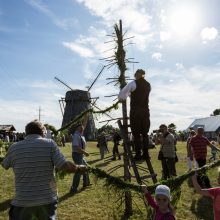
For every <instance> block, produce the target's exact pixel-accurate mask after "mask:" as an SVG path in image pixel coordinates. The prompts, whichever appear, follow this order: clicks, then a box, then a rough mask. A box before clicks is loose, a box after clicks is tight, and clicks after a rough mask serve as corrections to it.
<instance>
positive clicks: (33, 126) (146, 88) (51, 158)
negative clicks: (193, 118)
mask: <svg viewBox="0 0 220 220" xmlns="http://www.w3.org/2000/svg"><path fill="white" fill-rule="evenodd" d="M144 75H145V71H144V70H141V69H138V70H137V71H136V73H135V80H134V81H132V82H131V83H129V84H128V85H127V86H125V87H124V88H123V89H122V90H121V92H120V94H119V100H121V101H122V102H123V100H125V99H126V98H127V97H128V96H129V95H130V97H131V102H130V109H131V110H130V126H131V135H130V140H129V141H130V147H132V146H133V148H132V150H133V152H134V159H135V161H141V160H146V159H147V160H153V159H155V158H153V159H152V158H151V156H150V154H149V149H150V148H151V147H152V146H153V147H154V146H155V145H159V146H160V150H159V154H158V158H157V159H159V160H160V161H161V168H162V179H163V180H167V179H168V178H172V177H176V176H177V172H176V162H178V157H177V148H176V144H177V137H176V135H175V132H174V130H172V129H170V128H168V126H167V125H166V124H161V125H160V126H159V129H158V130H156V132H155V134H154V135H150V136H148V132H149V128H150V112H149V106H148V102H149V93H150V91H151V85H150V83H149V82H147V81H146V80H145V79H144ZM87 121H88V115H86V116H85V117H84V120H83V121H82V122H81V123H79V124H77V125H76V126H75V129H74V132H73V133H72V134H71V138H72V160H73V162H74V163H73V162H71V161H67V160H66V159H65V157H64V155H63V154H62V153H61V151H60V149H59V147H58V145H57V144H56V142H55V141H54V140H53V139H52V135H51V133H49V132H47V131H46V128H45V126H44V125H43V124H42V123H41V122H40V121H37V120H35V121H31V122H30V123H28V124H27V125H26V127H25V136H26V137H25V139H24V138H23V140H20V141H18V142H15V143H14V144H13V145H11V147H10V148H9V150H8V152H7V154H6V156H5V159H4V160H3V162H2V166H3V168H5V169H9V168H10V167H11V168H13V172H14V175H15V197H14V199H13V200H12V203H11V208H10V211H9V219H10V220H29V219H32V218H33V217H35V219H38V220H46V219H55V218H56V209H57V203H58V198H57V189H56V183H55V176H54V169H55V168H56V169H58V170H62V171H65V172H68V173H74V175H73V181H72V184H71V186H70V193H71V194H72V195H74V194H76V193H77V192H78V191H79V185H80V179H81V176H82V177H83V188H85V187H88V186H90V185H91V183H90V177H89V173H88V169H87V167H88V164H87V161H86V157H88V156H89V153H88V151H87V149H86V145H87V144H86V140H85V137H84V135H83V133H84V129H85V127H86V125H87ZM106 135H107V134H105V133H103V132H102V133H100V134H98V136H97V147H98V148H99V151H100V160H103V159H104V158H105V154H106V153H109V149H108V140H107V136H106ZM109 135H111V137H112V141H113V151H112V160H113V161H114V160H116V159H118V160H121V154H120V151H119V149H118V146H119V145H120V140H121V139H122V138H121V136H120V133H119V132H118V131H117V130H114V131H113V132H112V133H111V134H109ZM0 138H2V137H0ZM3 138H4V141H9V137H8V138H7V137H3ZM6 139H7V140H6ZM152 140H154V141H155V144H154V143H153V141H152ZM62 142H63V145H64V146H65V140H62ZM217 142H218V143H220V134H219V136H218V139H217ZM150 146H151V147H150ZM207 147H210V148H211V150H212V157H211V158H210V160H215V159H216V153H217V151H220V149H219V148H218V147H217V146H216V143H215V142H210V141H209V140H208V139H207V138H206V137H205V136H204V129H203V128H202V127H199V128H198V129H197V131H194V130H190V132H189V137H188V139H187V142H186V151H187V155H186V156H187V164H188V171H191V170H192V169H193V161H194V167H195V168H200V167H203V166H204V165H206V158H207ZM192 182H193V185H194V187H195V190H196V191H197V192H198V193H200V194H201V195H204V196H209V197H211V198H212V199H213V201H214V206H213V207H214V216H215V220H219V219H220V209H219V201H220V188H211V183H210V180H209V178H208V176H207V175H201V174H197V173H195V175H194V176H193V177H192ZM218 182H219V183H220V171H219V176H218ZM142 190H143V193H144V195H145V197H146V200H147V201H148V203H149V205H150V206H152V207H153V209H155V218H154V219H155V220H162V219H167V220H174V219H175V210H174V208H173V207H172V205H171V198H172V196H171V192H170V189H169V187H168V186H166V185H158V186H157V187H156V190H155V198H153V197H152V196H151V194H150V193H149V192H148V189H147V186H146V185H142Z"/></svg>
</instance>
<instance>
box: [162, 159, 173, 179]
mask: <svg viewBox="0 0 220 220" xmlns="http://www.w3.org/2000/svg"><path fill="white" fill-rule="evenodd" d="M161 162H162V172H163V179H165V180H166V179H168V178H170V177H172V176H175V175H176V173H175V170H176V168H175V158H165V157H164V158H163V159H162V161H161Z"/></svg>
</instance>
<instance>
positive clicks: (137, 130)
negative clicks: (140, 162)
mask: <svg viewBox="0 0 220 220" xmlns="http://www.w3.org/2000/svg"><path fill="white" fill-rule="evenodd" d="M130 125H131V132H132V135H133V137H134V146H135V152H136V156H141V149H142V151H143V155H144V156H148V144H149V140H148V132H149V128H150V114H149V110H148V109H146V108H136V109H135V110H134V109H131V111H130ZM141 139H142V141H141Z"/></svg>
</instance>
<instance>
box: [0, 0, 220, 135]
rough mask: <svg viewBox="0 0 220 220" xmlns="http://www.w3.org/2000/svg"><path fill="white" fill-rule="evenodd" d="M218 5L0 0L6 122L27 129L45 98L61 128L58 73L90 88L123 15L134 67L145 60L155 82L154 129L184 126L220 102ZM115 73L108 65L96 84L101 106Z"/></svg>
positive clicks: (204, 1)
mask: <svg viewBox="0 0 220 220" xmlns="http://www.w3.org/2000/svg"><path fill="white" fill-rule="evenodd" d="M219 7H220V3H219V1H218V0H188V1H187V0H163V1H162V0H129V1H128V0H120V1H118V0H111V1H105V0H63V1H60V0H47V1H43V0H20V1H17V0H0V48H1V49H0V77H1V80H0V87H1V95H0V102H1V105H0V124H14V125H15V127H16V128H17V130H19V131H23V129H24V126H25V124H26V123H27V122H29V121H30V120H33V119H35V118H38V109H39V106H41V109H42V117H41V119H42V121H43V122H45V123H49V124H53V125H55V126H56V127H57V128H59V127H60V125H61V121H62V115H61V111H60V107H59V103H58V99H59V98H60V97H64V96H65V92H66V91H67V90H66V88H65V87H63V86H61V85H60V84H59V83H57V82H56V81H55V80H54V76H58V77H60V78H61V79H62V80H64V81H65V82H67V83H68V84H69V85H70V86H71V87H72V88H77V89H85V87H86V86H88V85H89V84H90V83H91V81H92V79H94V78H95V76H96V73H97V72H98V70H99V69H100V66H101V65H103V64H105V63H103V62H102V61H100V58H103V57H107V56H109V55H111V53H112V52H111V51H108V52H105V51H106V50H108V49H110V48H112V47H113V46H114V45H113V44H105V43H104V42H106V41H109V40H111V38H109V37H107V34H111V33H112V32H113V26H114V24H115V23H116V22H118V20H119V19H122V22H123V27H124V30H127V36H128V37H129V36H134V38H133V39H132V40H130V41H129V42H133V43H134V44H131V45H129V46H127V48H126V50H127V56H128V57H134V58H135V60H136V61H138V62H139V63H138V64H135V65H128V71H127V75H128V76H130V77H132V76H133V73H134V71H135V70H136V69H137V68H143V69H145V70H146V72H147V74H146V79H147V80H148V81H149V82H150V83H151V85H152V92H151V94H150V112H151V129H155V128H157V127H158V126H159V124H160V123H168V124H169V123H171V122H173V123H175V124H176V125H177V129H178V130H180V129H185V128H186V127H187V126H188V125H189V124H190V123H191V122H192V120H193V119H195V118H198V117H207V116H209V115H210V114H211V113H212V112H213V110H214V109H216V108H219V107H220V105H219V100H220V93H219V90H220V83H219V82H220V60H219V58H220V41H219V30H220V14H219V13H218V9H219ZM115 75H117V68H112V69H109V70H106V71H104V72H103V74H102V75H101V77H100V79H99V80H98V82H97V83H96V84H95V86H94V87H93V88H92V90H91V94H92V96H94V97H95V96H99V97H100V99H99V100H98V102H97V104H98V105H99V107H100V108H105V107H107V106H109V105H110V104H111V103H112V101H113V99H112V98H105V97H104V96H105V95H111V94H116V93H118V91H119V89H118V88H117V87H114V86H113V85H109V86H107V85H106V83H107V81H106V78H107V77H114V76H115ZM111 115H112V116H113V117H119V116H120V115H121V111H120V109H119V110H118V111H115V112H112V113H111ZM104 119H107V118H106V117H105V116H98V118H97V125H98V126H101V125H102V124H100V123H98V121H100V120H104Z"/></svg>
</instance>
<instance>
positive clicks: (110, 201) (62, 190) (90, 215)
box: [0, 142, 217, 220]
mask: <svg viewBox="0 0 220 220" xmlns="http://www.w3.org/2000/svg"><path fill="white" fill-rule="evenodd" d="M185 145H186V143H182V142H179V143H178V145H177V154H178V157H179V162H178V163H177V173H178V175H181V174H184V173H185V172H187V170H188V168H187V165H186V162H185V156H186V147H185ZM119 148H120V151H121V152H122V147H121V146H119ZM109 149H110V152H112V143H109ZM158 149H159V147H157V148H156V149H153V150H150V154H151V158H152V159H151V161H152V164H153V167H154V170H155V172H156V173H157V174H158V179H159V178H160V177H161V164H160V161H158V160H157V154H158ZM61 150H62V152H63V153H64V155H65V156H66V157H67V158H68V159H69V160H71V148H70V144H68V145H67V146H66V147H62V148H61ZM88 152H89V153H90V156H89V157H88V158H87V160H88V162H89V164H90V165H91V166H94V167H98V168H100V169H103V170H105V171H108V170H109V169H110V168H112V167H114V166H116V165H120V164H122V163H123V160H117V161H112V160H111V153H109V154H106V156H105V157H106V158H105V159H104V160H100V154H99V149H98V148H97V147H96V143H95V142H89V143H88ZM209 155H210V150H209V154H208V157H209ZM141 165H142V166H145V167H146V164H145V163H144V162H143V163H141ZM141 174H142V175H145V174H146V173H143V172H141ZM111 175H114V176H118V177H122V176H123V168H120V169H118V170H117V171H115V172H113V173H112V174H111ZM208 175H209V177H210V180H211V183H212V186H213V187H215V186H217V170H216V169H214V170H211V171H209V172H208ZM72 176H73V175H67V176H65V178H64V179H63V180H58V182H57V186H58V193H59V205H58V212H57V216H58V219H59V220H78V219H83V220H105V219H106V220H107V219H109V220H110V219H123V217H122V216H123V204H122V205H121V206H120V196H119V194H118V193H117V192H115V191H114V190H111V189H109V188H108V187H107V186H105V181H104V180H97V179H96V178H95V176H92V175H91V183H92V185H91V186H89V187H88V188H86V189H84V190H81V191H80V192H79V193H77V194H75V195H70V194H69V189H70V186H71V181H72ZM133 181H135V180H133ZM81 182H82V181H81ZM81 184H82V183H81ZM148 184H149V185H152V181H151V180H149V183H148ZM188 184H189V183H188V181H185V183H184V184H183V185H182V186H181V189H182V194H181V199H180V201H179V203H178V207H177V210H176V217H177V219H179V220H191V219H192V220H193V219H203V220H212V219H213V214H212V201H211V200H210V199H209V198H204V197H201V196H200V195H197V194H195V192H194V189H193V188H190V187H189V185H188ZM81 187H82V185H80V188H81ZM119 193H120V192H119ZM13 195H14V176H13V172H12V170H11V169H10V170H8V171H5V170H4V169H3V168H2V167H0V220H5V219H8V210H9V207H10V205H9V204H10V200H11V199H12V198H13ZM132 195H133V213H134V214H133V216H132V217H131V218H130V219H133V220H134V219H136V220H138V219H147V217H146V209H145V206H144V202H143V197H142V195H141V194H138V193H134V192H133V193H132Z"/></svg>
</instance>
